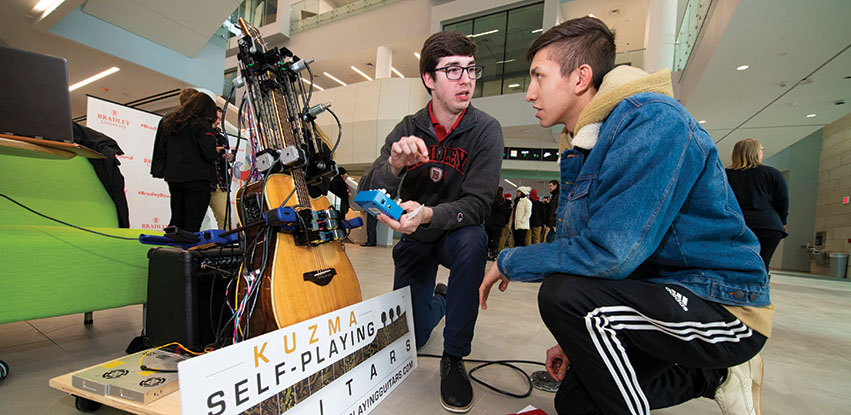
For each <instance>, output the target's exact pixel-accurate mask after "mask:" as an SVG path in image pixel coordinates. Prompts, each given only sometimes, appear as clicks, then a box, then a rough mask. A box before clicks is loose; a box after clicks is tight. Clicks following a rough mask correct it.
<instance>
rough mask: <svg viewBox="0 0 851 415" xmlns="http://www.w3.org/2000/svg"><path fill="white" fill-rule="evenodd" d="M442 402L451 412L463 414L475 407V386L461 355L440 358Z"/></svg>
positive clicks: (444, 407)
mask: <svg viewBox="0 0 851 415" xmlns="http://www.w3.org/2000/svg"><path fill="white" fill-rule="evenodd" d="M440 404H441V405H443V409H446V410H447V411H449V412H455V413H458V414H463V413H466V412H469V411H470V408H472V407H473V386H472V385H470V378H469V377H467V370H466V369H464V361H463V360H462V359H461V358H460V357H449V356H446V355H444V356H443V358H441V359H440Z"/></svg>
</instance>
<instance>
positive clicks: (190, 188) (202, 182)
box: [160, 94, 221, 232]
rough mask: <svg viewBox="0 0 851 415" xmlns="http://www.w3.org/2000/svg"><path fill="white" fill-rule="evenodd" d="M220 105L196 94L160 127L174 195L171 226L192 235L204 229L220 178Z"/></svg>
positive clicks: (169, 179)
mask: <svg viewBox="0 0 851 415" xmlns="http://www.w3.org/2000/svg"><path fill="white" fill-rule="evenodd" d="M215 120H216V104H215V103H214V102H213V100H212V99H211V98H210V97H208V96H207V95H205V94H194V95H192V97H190V98H189V100H188V101H187V102H186V103H185V104H184V105H182V106H180V108H178V109H177V111H174V112H172V113H171V114H169V115H168V116H166V117H165V118H164V119H163V120H162V123H161V124H160V128H162V138H163V139H165V140H166V141H165V142H166V151H165V155H164V157H165V161H166V164H165V173H164V176H165V177H164V178H165V181H166V182H167V183H168V190H169V192H170V193H171V200H170V201H171V219H170V220H169V225H170V226H176V227H178V228H180V229H183V230H185V231H188V232H198V231H200V230H201V222H203V220H204V215H205V214H206V213H207V206H208V205H209V204H210V189H211V182H212V180H213V178H214V177H216V172H215V169H216V166H215V162H216V160H219V159H220V158H221V154H220V153H219V152H218V151H217V150H216V132H215V131H213V121H215Z"/></svg>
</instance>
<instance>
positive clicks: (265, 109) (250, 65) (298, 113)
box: [236, 19, 361, 337]
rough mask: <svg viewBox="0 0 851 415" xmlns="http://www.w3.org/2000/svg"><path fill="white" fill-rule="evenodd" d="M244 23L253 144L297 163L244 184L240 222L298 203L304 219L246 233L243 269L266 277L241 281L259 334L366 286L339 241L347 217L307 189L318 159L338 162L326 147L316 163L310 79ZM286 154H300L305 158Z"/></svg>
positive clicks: (323, 309)
mask: <svg viewBox="0 0 851 415" xmlns="http://www.w3.org/2000/svg"><path fill="white" fill-rule="evenodd" d="M239 24H240V27H241V29H242V31H243V33H244V35H245V37H243V38H242V39H240V54H239V55H238V58H239V59H240V69H241V73H242V75H243V78H244V79H245V84H246V87H247V88H248V89H247V94H248V96H249V101H248V102H249V107H250V108H249V109H250V111H251V114H252V115H253V123H254V127H255V130H256V135H257V140H256V142H255V149H254V150H255V152H257V153H258V154H261V153H266V154H274V155H276V157H277V156H280V158H281V160H283V159H284V158H287V160H288V161H290V164H289V165H286V166H284V168H282V169H280V170H283V172H280V173H278V172H275V171H276V170H275V169H269V170H268V171H267V172H266V173H265V175H264V177H263V178H262V179H260V180H257V181H254V182H252V183H250V184H248V185H246V186H243V187H242V188H240V189H239V191H238V192H237V196H236V203H237V211H238V216H239V221H240V224H241V225H246V224H249V223H256V222H257V220H258V218H260V217H261V216H260V215H261V213H262V212H266V211H268V210H270V209H274V208H278V207H281V206H289V207H292V208H293V209H294V210H295V211H296V212H297V213H298V217H299V226H298V227H297V228H299V229H297V230H295V231H294V232H286V231H282V230H280V229H277V230H276V229H273V227H271V226H270V227H266V228H256V227H255V228H249V229H247V230H246V231H245V239H244V240H245V241H246V242H245V243H246V247H247V248H249V249H246V251H245V261H244V262H243V267H244V269H243V271H242V272H243V274H245V273H248V274H252V275H255V277H254V278H260V280H259V284H255V288H254V291H253V292H251V293H248V292H247V285H248V284H245V283H243V284H241V285H240V287H239V289H238V292H237V304H240V303H243V302H244V300H246V299H245V296H246V295H249V298H248V300H249V301H248V302H249V304H247V305H246V308H248V309H249V310H253V313H250V314H251V316H250V319H249V320H248V324H247V325H244V322H243V323H238V324H242V325H241V326H240V327H243V328H245V329H246V331H247V333H244V335H245V337H254V336H257V335H260V334H263V333H267V332H269V331H273V330H277V329H278V328H282V327H286V326H289V325H292V324H295V323H298V322H300V321H304V320H307V319H309V318H312V317H316V316H319V315H322V314H325V313H328V312H331V311H333V310H336V309H339V308H342V307H345V306H348V305H351V304H354V303H357V302H360V301H361V292H360V285H359V284H358V280H357V276H356V275H355V271H354V268H353V267H352V264H351V262H350V261H349V258H348V257H347V256H346V253H345V252H344V251H343V247H342V244H341V242H340V240H341V239H342V238H344V237H345V233H344V231H343V230H342V229H340V227H338V226H335V225H334V224H335V223H342V221H343V219H344V218H336V211H335V210H333V209H332V208H331V207H330V204H329V203H328V201H327V200H326V199H325V198H324V197H321V196H320V197H311V196H310V194H309V192H308V187H307V182H308V181H309V180H308V179H310V178H306V173H305V171H307V172H311V171H315V170H317V167H316V166H317V165H319V166H320V167H325V168H326V169H327V168H328V166H327V165H328V164H333V161H331V160H330V152H329V151H327V147H324V148H325V149H326V151H325V154H326V155H327V156H328V159H327V160H325V161H324V162H322V161H320V162H315V163H311V162H310V161H309V160H310V159H311V157H312V156H311V155H312V154H314V153H315V152H320V151H321V149H322V148H323V143H322V140H321V138H320V137H319V136H320V134H319V132H318V128H317V127H316V125H315V124H314V123H313V120H312V118H310V117H307V116H305V114H306V113H307V111H306V108H305V107H306V105H307V104H308V102H307V99H305V96H306V95H305V94H304V89H303V88H304V86H303V84H301V83H300V82H298V76H297V74H293V71H292V70H290V69H288V67H287V65H289V64H290V62H289V61H286V60H284V61H280V62H279V61H277V59H278V58H280V57H286V56H290V57H291V56H292V54H291V53H289V51H285V52H281V51H279V50H278V49H277V48H275V49H269V48H268V45H266V43H265V42H264V41H263V39H262V36H261V35H260V32H259V31H258V30H257V28H255V27H253V26H251V25H249V24H247V23H246V22H245V21H244V20H242V19H240V20H239ZM270 61H274V62H272V64H270V63H269V62H270ZM263 62H265V63H263ZM258 67H259V68H258ZM282 149H284V151H281V150H282ZM281 154H287V155H293V154H296V155H298V157H295V158H297V159H300V160H302V163H301V164H300V163H299V162H292V161H291V160H290V159H289V158H288V157H289V156H283V155H281ZM317 154H318V153H317ZM283 164H284V163H283V161H281V162H278V163H277V165H283ZM333 170H334V171H336V169H335V168H334V169H333ZM256 286H259V288H256ZM255 297H256V298H255Z"/></svg>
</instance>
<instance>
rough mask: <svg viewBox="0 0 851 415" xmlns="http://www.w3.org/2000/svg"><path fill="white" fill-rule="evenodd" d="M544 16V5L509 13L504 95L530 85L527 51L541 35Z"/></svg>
mask: <svg viewBox="0 0 851 415" xmlns="http://www.w3.org/2000/svg"><path fill="white" fill-rule="evenodd" d="M543 16H544V5H543V3H539V4H533V5H530V6H526V7H521V8H519V9H514V10H509V11H508V25H507V29H506V34H507V41H506V42H505V59H504V63H503V65H502V66H503V73H505V82H504V85H503V88H502V93H503V94H513V93H516V92H523V91H525V90H526V86H527V85H528V84H529V62H527V61H526V51H527V50H528V49H529V46H531V45H532V42H534V41H535V39H537V38H538V36H540V35H541V32H542V31H541V30H540V29H541V22H542V20H543ZM515 85H517V86H515Z"/></svg>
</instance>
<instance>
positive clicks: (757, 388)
mask: <svg viewBox="0 0 851 415" xmlns="http://www.w3.org/2000/svg"><path fill="white" fill-rule="evenodd" d="M764 374H765V367H764V365H763V362H762V356H760V355H759V354H757V355H756V356H754V357H753V358H752V359H751V360H748V361H747V362H745V363H742V364H740V365H738V366H733V367H731V368H729V369H727V379H726V380H725V381H724V383H723V384H722V385H721V386H719V387H718V390H716V391H715V402H717V403H718V406H719V407H720V408H721V413H722V414H724V415H760V414H761V413H762V408H761V404H762V399H761V397H762V380H763V376H764Z"/></svg>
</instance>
